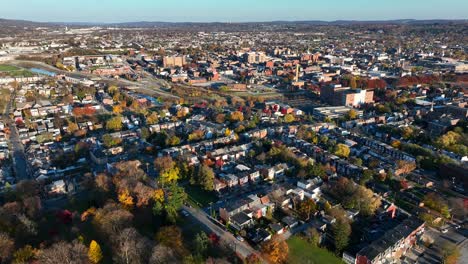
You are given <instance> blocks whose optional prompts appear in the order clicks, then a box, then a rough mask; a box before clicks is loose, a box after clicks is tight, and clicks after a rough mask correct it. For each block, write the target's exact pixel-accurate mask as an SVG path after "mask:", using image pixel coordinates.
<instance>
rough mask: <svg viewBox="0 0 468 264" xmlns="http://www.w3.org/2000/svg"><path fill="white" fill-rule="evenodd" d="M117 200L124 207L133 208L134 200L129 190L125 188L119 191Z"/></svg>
mask: <svg viewBox="0 0 468 264" xmlns="http://www.w3.org/2000/svg"><path fill="white" fill-rule="evenodd" d="M118 200H119V202H120V203H121V204H122V206H123V207H124V208H126V209H127V210H131V209H132V208H133V205H134V202H133V197H132V196H131V195H130V192H129V191H128V190H127V189H124V190H122V191H121V192H119V195H118Z"/></svg>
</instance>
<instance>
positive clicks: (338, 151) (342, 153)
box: [334, 143, 351, 158]
mask: <svg viewBox="0 0 468 264" xmlns="http://www.w3.org/2000/svg"><path fill="white" fill-rule="evenodd" d="M350 152H351V150H350V149H349V147H348V146H347V145H345V144H342V143H339V144H337V145H336V146H335V151H334V153H335V155H337V156H338V157H341V158H347V157H349V153H350Z"/></svg>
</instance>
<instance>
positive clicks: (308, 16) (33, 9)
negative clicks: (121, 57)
mask: <svg viewBox="0 0 468 264" xmlns="http://www.w3.org/2000/svg"><path fill="white" fill-rule="evenodd" d="M3 1H4V0H0V4H1V3H2V2H3ZM25 6H28V8H27V9H25V8H24V7H25ZM182 7H183V8H182ZM466 10H468V3H467V2H465V1H461V0H448V1H438V0H429V1H420V0H416V1H403V0H396V1H391V2H390V1H369V0H357V1H340V0H338V1H334V2H333V3H332V4H330V2H326V1H305V0H298V1H296V2H295V4H294V5H293V6H291V5H289V4H288V3H285V2H283V1H266V0H258V1H247V0H239V1H235V2H229V3H226V2H225V3H219V2H218V1H214V0H201V1H196V2H195V1H189V0H180V1H177V3H174V2H168V1H165V2H163V1H149V0H137V1H133V2H132V3H128V2H127V1H123V0H114V1H109V0H104V1H99V3H96V2H94V1H92V0H84V1H79V2H78V1H70V2H67V3H63V1H58V0H18V1H15V2H11V1H10V2H8V4H6V3H4V4H3V5H2V10H0V18H5V19H20V20H30V21H38V22H91V23H92V22H95V23H120V22H138V21H163V22H264V21H278V20H284V21H305V20H323V21H335V20H363V21H367V20H369V21H375V20H395V19H422V20H423V19H466V18H467V17H466V12H465V11H466ZM323 11H328V12H323Z"/></svg>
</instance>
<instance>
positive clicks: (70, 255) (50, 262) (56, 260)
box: [38, 241, 89, 264]
mask: <svg viewBox="0 0 468 264" xmlns="http://www.w3.org/2000/svg"><path fill="white" fill-rule="evenodd" d="M86 251H87V250H86V247H85V246H84V245H83V244H81V243H80V242H78V241H73V242H72V243H67V242H64V241H61V242H58V243H55V244H53V245H52V246H51V247H49V248H46V249H44V250H42V252H41V253H40V254H39V257H38V260H39V263H41V264H63V263H76V264H86V263H89V260H88V256H87V252H86Z"/></svg>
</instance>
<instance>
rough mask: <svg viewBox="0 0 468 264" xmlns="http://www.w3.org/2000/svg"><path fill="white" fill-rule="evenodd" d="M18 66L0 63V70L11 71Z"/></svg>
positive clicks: (16, 69)
mask: <svg viewBox="0 0 468 264" xmlns="http://www.w3.org/2000/svg"><path fill="white" fill-rule="evenodd" d="M19 70H20V68H18V67H15V66H11V65H5V64H0V72H11V71H19Z"/></svg>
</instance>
